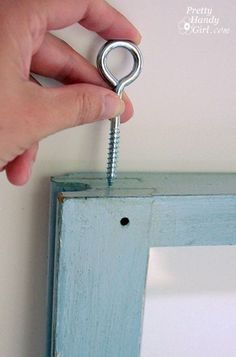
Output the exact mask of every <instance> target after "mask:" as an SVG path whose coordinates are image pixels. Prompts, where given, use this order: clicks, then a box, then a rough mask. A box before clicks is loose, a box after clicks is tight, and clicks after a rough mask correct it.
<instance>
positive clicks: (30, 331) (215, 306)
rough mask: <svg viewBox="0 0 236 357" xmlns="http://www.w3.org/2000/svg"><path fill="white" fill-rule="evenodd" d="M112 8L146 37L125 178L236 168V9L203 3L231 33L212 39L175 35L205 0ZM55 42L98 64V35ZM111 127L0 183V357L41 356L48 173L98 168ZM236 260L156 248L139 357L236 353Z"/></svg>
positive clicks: (124, 152)
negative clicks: (26, 177)
mask: <svg viewBox="0 0 236 357" xmlns="http://www.w3.org/2000/svg"><path fill="white" fill-rule="evenodd" d="M78 2H79V1H78ZM111 3H112V4H114V5H115V6H116V7H117V8H118V9H120V10H122V11H123V12H124V14H125V15H126V16H128V17H129V18H130V20H132V21H133V22H134V23H135V24H136V25H137V26H138V27H139V29H140V30H141V32H142V34H143V44H142V46H141V49H142V51H143V55H144V60H145V67H144V71H143V74H142V77H141V78H140V80H138V81H137V82H136V83H135V84H134V85H132V86H131V87H130V88H129V89H128V93H129V95H130V97H131V98H132V99H133V102H134V106H135V118H134V119H133V120H132V121H131V122H130V123H128V124H126V125H124V126H123V127H122V143H121V159H120V170H128V171H135V170H139V171H221V172H223V171H227V172H228V171H230V172H235V171H236V140H235V137H236V121H235V99H236V85H235V78H236V76H235V63H236V51H235V48H236V44H235V42H236V35H235V13H236V12H235V10H236V3H235V2H234V1H233V0H230V1H229V0H228V1H223V0H221V1H220V0H217V1H216V0H214V1H213V0H211V1H204V3H201V4H200V6H204V7H212V8H213V13H214V14H215V15H216V16H217V17H220V20H221V25H223V26H225V27H230V30H231V33H230V34H229V35H216V36H209V35H189V36H184V35H180V34H179V33H178V28H177V24H178V22H179V21H180V20H181V19H182V18H183V17H184V16H185V15H186V7H187V6H193V7H194V6H199V1H194V0H191V1H188V2H187V1H184V0H179V1H178V2H173V1H170V0H166V1H160V0H146V1H137V0H126V1H121V0H114V1H111ZM59 35H60V36H61V37H63V38H64V39H66V40H67V41H68V42H69V43H70V44H71V45H72V46H73V47H74V48H75V49H76V50H78V51H80V52H81V53H82V54H83V55H85V56H86V57H87V58H88V59H89V60H90V61H92V62H94V61H95V58H96V54H97V51H98V49H99V47H100V45H101V43H102V41H101V40H99V39H98V38H97V36H95V35H94V34H91V33H89V32H88V31H86V30H82V29H80V28H79V26H77V25H76V26H73V27H71V28H69V29H66V30H64V31H60V33H59ZM127 65H128V60H127ZM108 127H109V124H108V123H107V122H104V123H99V124H93V125H90V126H87V127H81V128H76V129H72V130H67V131H65V132H63V133H60V134H57V135H56V136H53V137H50V138H48V139H47V140H45V141H44V142H42V143H41V146H40V152H39V156H38V160H37V163H36V164H35V167H34V173H33V177H32V180H31V182H30V183H29V184H28V185H27V186H26V187H23V188H15V187H13V186H11V185H10V184H8V183H7V181H6V179H5V177H4V175H3V174H2V176H1V202H0V217H1V226H0V283H1V294H0V356H4V357H40V356H42V355H43V349H44V343H45V338H44V333H45V329H44V327H45V314H46V310H45V303H46V298H45V296H46V294H45V289H46V260H47V224H48V205H49V177H50V176H51V175H56V174H61V173H64V172H71V171H88V170H89V171H94V170H95V171H96V170H100V171H101V170H103V169H104V167H105V161H106V147H107V137H108V135H107V134H108ZM235 260H236V250H235V249H234V248H204V249H203V248H191V252H190V250H184V249H183V250H181V249H170V250H168V249H160V250H158V251H157V250H155V251H153V252H152V260H151V272H152V274H151V275H150V277H149V282H148V289H147V304H146V310H145V311H146V313H145V324H144V340H143V348H142V354H143V357H169V356H170V357H189V356H191V357H201V356H203V357H205V356H207V357H221V356H233V355H235V354H236V351H235V348H236V347H235V342H234V339H235V338H234V331H235V327H236V326H235V322H234V321H235V318H236V312H235V303H236V297H235V289H236V286H235V279H234V274H233V272H235V268H236V266H235V263H234V261H235ZM209 261H210V262H212V266H211V269H209ZM193 262H194V268H193ZM229 262H230V264H229ZM217 277H219V279H217ZM226 277H227V278H226ZM158 279H159V280H158ZM212 286H213V288H212ZM66 357H67V356H66ZM68 357H69V356H68Z"/></svg>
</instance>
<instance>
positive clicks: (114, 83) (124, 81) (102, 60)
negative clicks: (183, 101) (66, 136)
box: [97, 40, 142, 186]
mask: <svg viewBox="0 0 236 357" xmlns="http://www.w3.org/2000/svg"><path fill="white" fill-rule="evenodd" d="M116 48H125V49H126V50H128V51H129V52H130V53H131V55H132V56H133V60H134V65H133V69H132V70H131V72H130V73H129V74H128V75H126V76H125V77H123V78H121V79H117V78H116V77H115V76H114V75H113V74H112V72H111V71H110V70H109V68H108V65H107V57H108V55H109V53H110V52H111V51H112V50H114V49H116ZM97 66H98V69H99V72H100V73H101V75H102V77H103V78H104V79H105V80H106V81H107V83H109V84H110V86H111V87H112V88H113V90H114V92H115V93H116V94H118V95H119V96H120V97H121V98H122V94H123V91H124V89H125V87H127V86H128V85H130V84H131V83H133V82H134V81H135V80H136V78H138V76H139V75H140V73H141V69H142V54H141V52H140V50H139V49H138V47H137V46H136V45H135V44H134V43H133V42H130V41H124V40H115V41H108V42H107V43H106V44H105V45H104V46H103V47H102V48H101V50H100V51H99V53H98V56H97ZM119 145H120V116H117V117H115V118H112V119H111V128H110V142H109V153H108V164H107V182H108V186H112V184H113V181H114V179H115V178H116V173H117V163H118V155H119Z"/></svg>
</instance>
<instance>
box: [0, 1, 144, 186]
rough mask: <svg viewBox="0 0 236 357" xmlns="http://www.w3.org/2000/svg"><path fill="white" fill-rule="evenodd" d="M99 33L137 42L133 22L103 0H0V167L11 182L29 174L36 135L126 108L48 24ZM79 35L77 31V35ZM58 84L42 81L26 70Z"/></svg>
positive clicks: (129, 108)
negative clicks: (45, 84)
mask: <svg viewBox="0 0 236 357" xmlns="http://www.w3.org/2000/svg"><path fill="white" fill-rule="evenodd" d="M76 22H78V23H80V25H82V26H84V27H85V28H87V29H89V30H91V31H94V32H97V33H98V34H99V35H100V36H101V37H103V38H104V39H106V40H108V39H127V40H130V41H133V42H135V43H137V44H138V43H139V42H140V40H141V36H140V34H139V32H138V30H137V29H136V28H135V27H134V26H133V25H132V24H131V23H130V22H129V21H128V20H127V19H126V18H125V17H124V16H123V15H122V14H120V13H119V12H118V11H116V10H115V9H114V8H112V7H111V6H110V5H109V4H108V3H106V2H105V1H103V0H2V1H0V81H1V88H2V90H1V96H0V170H1V171H5V172H6V175H7V178H8V180H9V181H10V182H11V183H12V184H14V185H24V184H25V183H26V182H28V180H29V179H30V175H31V170H32V164H33V163H34V161H35V159H36V155H37V151H38V145H39V142H40V141H41V140H42V139H44V138H46V137H47V136H49V135H52V134H54V133H56V132H58V131H61V130H63V129H66V128H70V127H74V126H78V125H82V124H86V123H92V122H95V121H98V120H104V119H109V118H112V117H114V116H115V115H117V114H122V113H123V114H122V121H123V122H125V121H127V120H128V119H129V118H130V117H131V116H132V113H133V108H132V104H131V102H130V100H129V99H128V97H125V99H124V101H123V100H121V99H120V98H119V97H118V96H117V95H116V94H115V93H113V92H112V90H111V89H109V87H108V86H107V85H106V84H105V83H104V82H103V80H102V79H101V77H100V75H99V74H98V72H97V70H96V68H94V67H93V66H92V65H91V64H90V63H88V62H87V60H86V59H84V58H83V57H81V56H80V55H79V54H78V53H77V52H75V51H74V50H73V49H72V48H71V47H70V46H68V45H67V44H66V43H65V42H63V41H61V40H59V39H57V38H56V37H55V36H53V35H52V34H50V33H49V32H48V31H50V30H55V29H59V28H64V27H66V26H69V25H71V24H73V23H76ZM78 42H79V38H78ZM31 71H32V72H34V73H38V74H41V75H44V76H48V77H51V78H55V79H57V80H59V81H61V82H62V83H64V86H62V87H60V88H43V87H41V86H39V85H38V84H36V83H34V82H32V81H31V80H30V72H31Z"/></svg>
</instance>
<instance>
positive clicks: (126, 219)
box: [120, 217, 129, 226]
mask: <svg viewBox="0 0 236 357" xmlns="http://www.w3.org/2000/svg"><path fill="white" fill-rule="evenodd" d="M120 224H121V225H122V226H128V224H129V218H127V217H123V218H121V220H120Z"/></svg>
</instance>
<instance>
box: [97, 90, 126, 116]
mask: <svg viewBox="0 0 236 357" xmlns="http://www.w3.org/2000/svg"><path fill="white" fill-rule="evenodd" d="M124 111H125V102H124V101H123V100H122V99H120V98H119V97H118V95H115V94H114V95H112V94H107V95H106V96H105V97H104V105H103V113H102V118H103V119H110V118H113V117H115V116H117V115H121V114H122V113H124Z"/></svg>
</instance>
